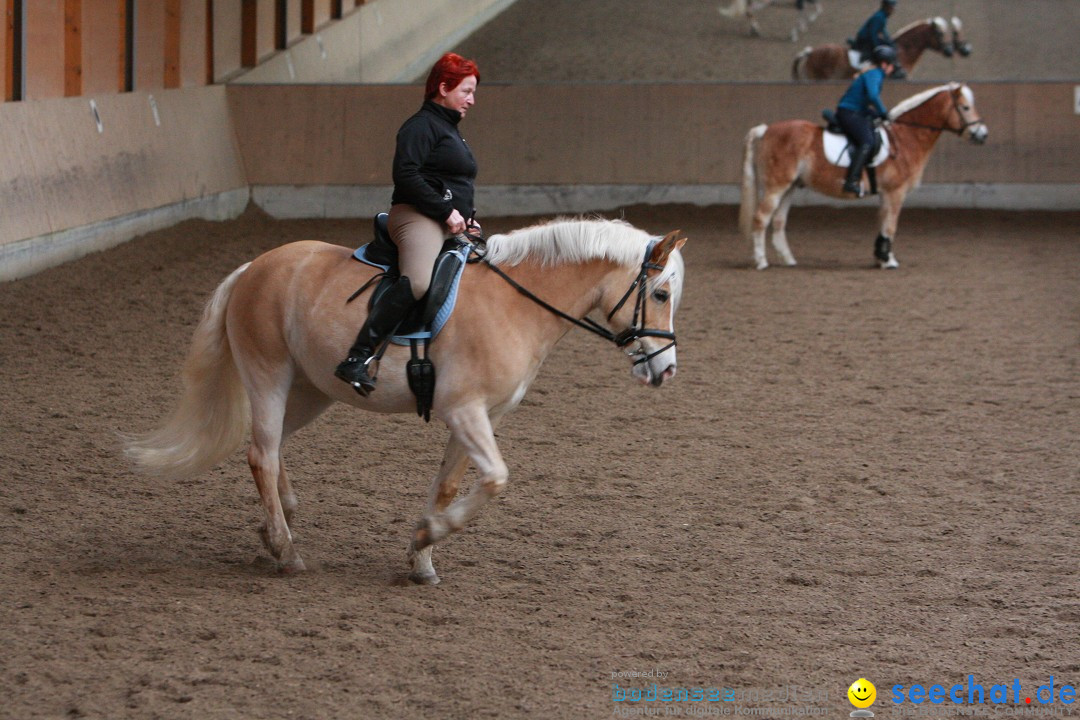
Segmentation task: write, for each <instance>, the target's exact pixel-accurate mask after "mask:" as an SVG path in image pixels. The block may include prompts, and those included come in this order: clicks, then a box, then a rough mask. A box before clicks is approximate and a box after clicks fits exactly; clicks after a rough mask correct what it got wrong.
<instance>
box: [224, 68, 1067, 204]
mask: <svg viewBox="0 0 1080 720" xmlns="http://www.w3.org/2000/svg"><path fill="white" fill-rule="evenodd" d="M927 87H931V86H929V85H919V84H911V83H906V84H903V85H900V84H892V85H887V86H886V89H885V93H884V94H885V99H886V101H887V103H888V104H889V105H890V106H891V105H894V104H895V103H896V102H898V101H899V100H900V99H902V98H903V97H907V96H910V95H913V94H915V93H916V92H919V91H920V90H923V89H926V88H927ZM973 89H974V92H975V97H976V106H977V108H978V109H979V111H980V112H981V114H982V116H983V118H984V120H985V121H986V123H987V124H988V126H989V129H990V139H989V142H988V143H987V144H986V145H984V146H975V145H972V144H970V143H968V142H967V141H960V140H958V139H957V138H956V137H954V136H952V135H944V136H943V137H942V138H941V139H940V140H939V142H938V145H937V147H936V148H935V150H934V154H933V156H932V157H931V159H930V163H929V166H928V168H927V172H926V175H925V177H924V182H925V183H927V184H932V183H988V184H1023V183H1035V184H1038V183H1075V182H1076V179H1077V178H1078V177H1080V153H1077V152H1076V149H1075V148H1076V147H1078V146H1080V123H1078V122H1077V116H1076V115H1074V114H1073V84H1071V83H1039V84H1015V83H984V84H977V85H974V86H973ZM840 90H842V88H840V87H839V86H837V87H825V88H822V87H820V86H805V85H803V86H797V85H786V84H785V85H783V86H780V85H691V84H672V85H622V86H617V85H603V86H575V85H567V86H545V87H543V88H542V89H537V88H536V87H521V86H487V85H483V84H481V86H480V88H479V90H478V92H477V104H476V106H475V107H474V108H473V109H472V110H471V111H470V113H469V116H468V117H467V118H466V119H465V120H464V121H463V123H462V125H461V129H462V133H463V135H464V137H465V138H466V140H467V141H468V142H469V144H470V145H471V146H472V148H473V151H474V152H475V154H476V155H477V159H478V161H479V163H480V177H479V183H480V184H481V185H576V184H580V185H611V184H634V185H701V184H733V183H738V182H739V179H740V176H741V168H742V166H741V162H742V159H741V158H742V147H743V138H744V137H745V135H746V132H747V131H748V130H749V129H750V128H751V127H753V126H754V125H756V124H758V123H761V122H772V121H776V120H782V119H786V118H793V117H802V118H805V119H808V120H811V121H817V120H818V118H819V113H820V111H821V108H822V106H823V101H822V98H833V97H836V96H838V95H839V94H840ZM228 99H229V103H230V106H231V111H232V117H233V121H234V123H235V127H236V132H237V137H238V140H239V143H240V148H241V152H242V155H243V158H244V165H245V167H246V169H247V177H248V182H249V183H250V184H251V185H283V184H288V185H386V184H389V183H390V161H391V159H392V157H393V143H394V135H395V133H396V130H397V128H398V126H399V125H400V123H401V122H402V121H403V120H404V119H405V118H406V117H407V116H408V115H409V114H411V113H412V112H414V111H415V109H416V108H418V107H419V105H420V102H421V100H422V91H421V90H420V89H419V88H417V87H415V86H355V85H352V86H325V85H318V86H316V85H308V86H295V85H294V86H272V85H267V86H247V85H234V86H230V92H229V95H228ZM553 108H556V110H554V111H553V110H552V109H553ZM1025 117H1038V118H1039V122H1038V123H1030V122H1028V123H1023V122H1022V121H1023V119H1024V118H1025Z"/></svg>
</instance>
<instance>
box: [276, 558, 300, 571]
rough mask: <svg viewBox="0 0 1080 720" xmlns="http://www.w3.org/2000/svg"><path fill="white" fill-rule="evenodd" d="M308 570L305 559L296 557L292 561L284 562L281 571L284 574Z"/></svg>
mask: <svg viewBox="0 0 1080 720" xmlns="http://www.w3.org/2000/svg"><path fill="white" fill-rule="evenodd" d="M306 570H307V566H306V565H304V561H303V560H301V559H300V558H296V559H295V560H293V561H292V562H287V563H282V564H281V569H280V572H281V574H282V575H299V574H300V573H302V572H305V571H306Z"/></svg>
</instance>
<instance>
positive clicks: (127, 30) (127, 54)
mask: <svg viewBox="0 0 1080 720" xmlns="http://www.w3.org/2000/svg"><path fill="white" fill-rule="evenodd" d="M118 4H119V6H120V7H119V9H120V27H121V28H123V32H122V33H120V37H121V38H122V40H121V43H120V92H131V91H133V90H134V89H135V0H119V3H118Z"/></svg>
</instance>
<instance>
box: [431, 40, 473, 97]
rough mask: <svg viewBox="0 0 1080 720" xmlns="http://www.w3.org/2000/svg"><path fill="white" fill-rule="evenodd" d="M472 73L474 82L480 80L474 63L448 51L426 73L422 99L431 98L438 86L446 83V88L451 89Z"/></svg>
mask: <svg viewBox="0 0 1080 720" xmlns="http://www.w3.org/2000/svg"><path fill="white" fill-rule="evenodd" d="M470 75H473V76H475V77H476V82H480V71H479V70H478V69H477V67H476V63H474V62H473V61H472V60H466V59H465V58H463V57H461V56H460V55H458V54H457V53H452V52H448V53H446V54H445V55H443V56H442V57H441V58H439V61H438V62H436V63H435V65H434V66H433V67H432V68H431V72H430V73H428V78H427V85H426V86H425V88H424V99H425V100H431V99H432V98H433V97H435V96H436V95H438V94H439V86H440V85H442V84H443V83H446V87H447V89H448V90H453V89H454V88H456V87H457V86H458V85H460V84H461V81H462V80H464V79H465V78H467V77H469V76H470Z"/></svg>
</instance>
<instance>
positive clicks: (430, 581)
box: [409, 572, 442, 585]
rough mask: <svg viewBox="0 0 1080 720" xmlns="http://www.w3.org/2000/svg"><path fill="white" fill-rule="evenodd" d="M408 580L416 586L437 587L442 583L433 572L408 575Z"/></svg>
mask: <svg viewBox="0 0 1080 720" xmlns="http://www.w3.org/2000/svg"><path fill="white" fill-rule="evenodd" d="M409 580H410V581H411V582H413V583H416V584H417V585H438V584H439V583H440V582H442V581H441V580H439V576H438V575H436V574H435V573H434V572H430V573H420V572H414V573H409Z"/></svg>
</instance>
